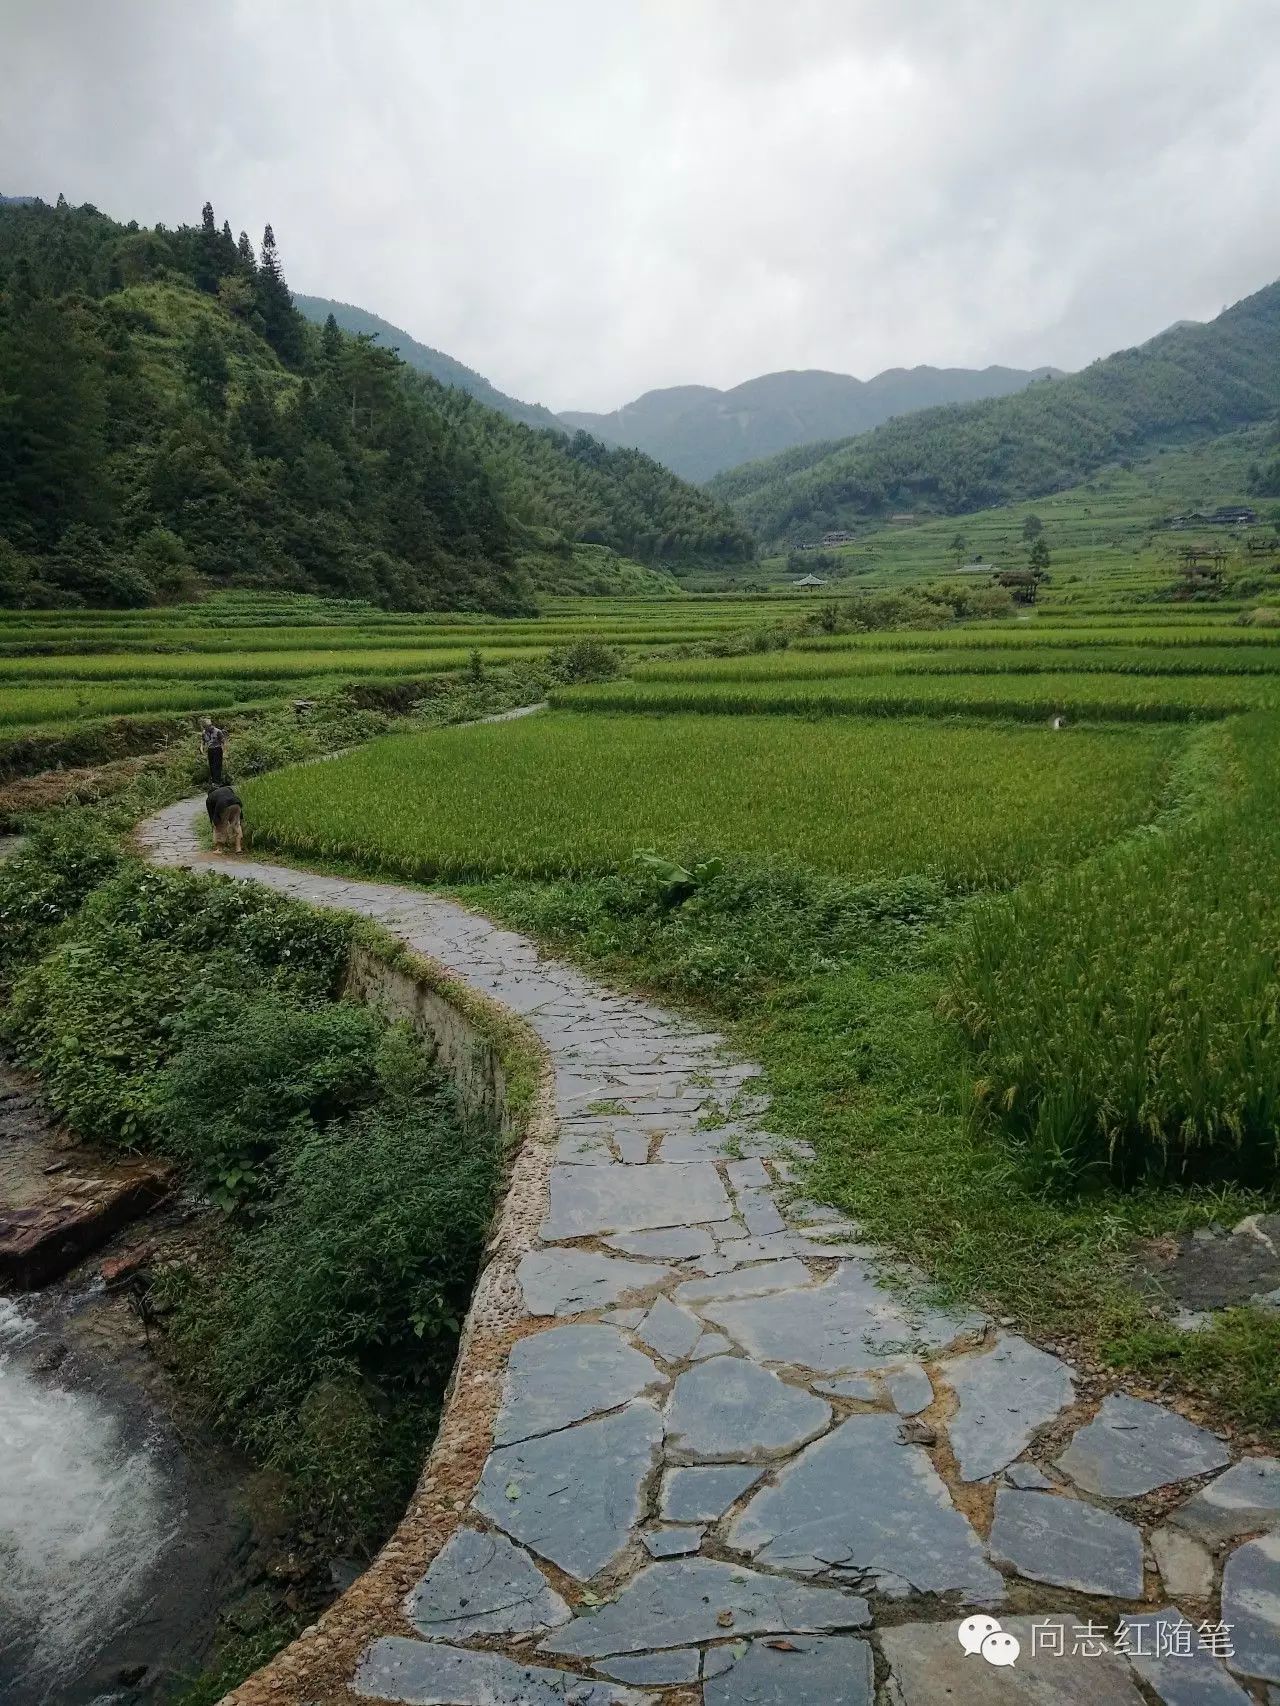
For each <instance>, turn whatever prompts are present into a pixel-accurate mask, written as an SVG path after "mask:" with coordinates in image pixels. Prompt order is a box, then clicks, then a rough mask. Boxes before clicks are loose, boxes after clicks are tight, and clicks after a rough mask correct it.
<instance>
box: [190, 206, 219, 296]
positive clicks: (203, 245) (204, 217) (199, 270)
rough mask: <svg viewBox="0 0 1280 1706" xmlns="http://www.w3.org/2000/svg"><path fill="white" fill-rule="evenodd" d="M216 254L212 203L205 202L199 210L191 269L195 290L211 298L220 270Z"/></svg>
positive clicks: (215, 232)
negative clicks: (198, 226) (193, 261)
mask: <svg viewBox="0 0 1280 1706" xmlns="http://www.w3.org/2000/svg"><path fill="white" fill-rule="evenodd" d="M220 259H221V257H220V255H219V252H218V223H217V221H216V220H215V218H214V217H213V203H212V202H210V201H207V202H205V204H204V206H203V207H202V208H201V209H200V235H199V237H198V238H197V239H196V253H195V265H194V268H193V271H194V275H195V281H196V288H197V289H198V290H203V291H204V292H205V293H206V294H207V295H209V296H212V295H213V293H214V292H215V291H216V290H217V288H218V279H219V278H220V277H221V273H222V268H221V265H220Z"/></svg>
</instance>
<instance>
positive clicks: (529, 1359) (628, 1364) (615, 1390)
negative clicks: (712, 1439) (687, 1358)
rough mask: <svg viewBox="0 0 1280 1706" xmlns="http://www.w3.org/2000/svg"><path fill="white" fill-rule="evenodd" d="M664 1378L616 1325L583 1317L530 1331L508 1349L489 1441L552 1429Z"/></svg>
mask: <svg viewBox="0 0 1280 1706" xmlns="http://www.w3.org/2000/svg"><path fill="white" fill-rule="evenodd" d="M666 1384H667V1377H666V1375H664V1374H662V1373H660V1372H659V1370H658V1369H657V1368H656V1367H655V1366H654V1365H653V1363H651V1362H650V1361H649V1358H648V1357H647V1356H645V1355H644V1354H643V1353H642V1352H641V1351H637V1350H633V1349H632V1348H631V1346H630V1345H629V1344H628V1343H627V1341H626V1339H625V1338H624V1337H623V1336H622V1334H621V1333H620V1332H619V1331H618V1329H617V1328H616V1327H606V1326H604V1325H603V1324H600V1323H583V1324H581V1325H577V1326H571V1327H552V1328H550V1329H549V1330H548V1331H547V1332H545V1333H532V1334H530V1335H529V1337H528V1338H526V1339H518V1340H517V1341H516V1344H515V1346H514V1347H513V1349H512V1352H511V1359H510V1361H509V1362H508V1364H507V1378H506V1385H505V1387H504V1389H503V1398H502V1408H501V1409H500V1410H499V1412H498V1419H497V1422H496V1424H495V1426H494V1434H493V1442H494V1444H495V1445H514V1444H516V1443H517V1441H519V1440H522V1439H533V1438H535V1436H537V1435H538V1434H549V1433H554V1432H555V1431H556V1430H557V1429H558V1428H565V1427H568V1426H569V1425H570V1424H571V1423H573V1422H580V1421H582V1420H584V1419H585V1418H586V1417H587V1416H594V1415H597V1414H599V1412H600V1411H601V1410H615V1409H617V1407H618V1406H619V1405H620V1404H625V1403H627V1402H628V1400H629V1399H632V1398H635V1397H637V1396H638V1394H639V1393H641V1392H644V1391H646V1390H647V1389H648V1388H650V1387H654V1386H665V1385H666Z"/></svg>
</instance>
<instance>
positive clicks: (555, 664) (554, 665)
mask: <svg viewBox="0 0 1280 1706" xmlns="http://www.w3.org/2000/svg"><path fill="white" fill-rule="evenodd" d="M621 667H622V666H621V664H620V662H619V660H618V654H617V652H615V651H614V650H613V648H612V646H605V645H602V644H601V643H600V641H599V640H574V641H573V643H572V644H571V645H568V646H563V647H560V648H558V649H557V650H555V651H552V652H551V653H550V654H549V655H548V658H547V668H548V670H549V672H550V674H551V678H552V680H553V681H558V682H561V683H562V684H564V685H568V684H569V683H570V682H574V681H611V680H612V679H613V677H614V676H615V675H617V674H618V672H619V670H620V669H621Z"/></svg>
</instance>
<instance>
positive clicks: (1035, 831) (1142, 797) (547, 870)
mask: <svg viewBox="0 0 1280 1706" xmlns="http://www.w3.org/2000/svg"><path fill="white" fill-rule="evenodd" d="M1176 746H1177V740H1176V737H1174V736H1171V735H1170V734H1168V733H1166V732H1164V731H1160V730H1154V729H1152V730H1146V729H1126V730H1113V731H1098V732H1092V731H1081V732H1080V733H1078V734H1077V735H1073V736H1072V737H1071V738H1070V739H1067V738H1064V737H1062V736H1060V735H1056V734H1054V733H1053V732H1052V731H1050V730H1048V729H1043V730H1040V729H1037V730H1030V729H1020V728H1016V727H985V728H984V727H947V728H939V727H938V726H937V725H933V724H929V723H892V722H887V721H878V720H870V721H856V720H847V721H844V720H839V721H837V720H833V721H830V722H827V723H818V724H815V723H807V722H802V721H799V720H796V719H793V718H781V717H779V718H773V717H749V716H743V717H732V718H731V717H723V718H720V717H716V718H706V717H669V718H662V719H655V718H647V717H626V718H613V717H610V718H592V717H581V716H570V715H567V714H563V715H544V716H539V717H530V718H528V719H526V720H524V721H521V722H517V723H507V724H502V725H489V726H477V727H459V728H453V729H445V730H440V731H436V732H433V733H430V734H426V735H393V736H387V737H385V738H383V739H381V740H377V741H374V742H372V743H371V744H370V745H369V746H367V747H364V748H362V749H361V750H360V751H358V752H353V753H351V754H350V755H348V756H346V757H343V758H339V759H335V760H334V761H333V762H332V763H330V764H328V765H326V767H325V774H324V787H323V790H322V791H318V790H317V788H316V781H315V775H314V773H313V772H310V771H306V770H293V771H279V772H276V773H275V774H274V775H271V776H266V777H263V778H261V779H259V780H256V781H254V782H252V783H251V784H249V786H248V788H247V790H246V795H245V804H246V813H247V817H248V820H249V822H250V824H251V825H252V829H253V835H254V839H255V842H256V844H257V845H260V846H261V845H266V846H271V847H278V848H287V849H290V850H292V851H294V852H298V853H301V854H304V855H312V856H319V857H322V858H342V859H347V860H353V861H357V862H359V863H363V864H369V865H376V866H379V867H382V868H384V869H387V870H391V871H396V872H401V873H404V874H407V875H409V876H414V877H425V878H435V877H449V878H462V877H472V876H478V875H488V874H497V873H507V874H510V873H519V874H523V875H530V876H558V875H562V874H565V873H583V872H599V871H609V870H613V869H616V868H617V867H619V866H623V865H628V864H630V862H631V860H632V856H633V854H634V853H635V852H636V851H637V850H639V849H645V850H651V851H652V852H654V853H655V854H658V855H660V856H661V857H663V858H665V859H669V860H671V861H673V862H675V863H677V864H680V865H682V866H684V867H685V868H686V869H689V870H692V869H693V868H694V867H695V866H696V865H697V864H698V863H699V861H701V860H703V859H706V858H711V857H723V856H732V855H744V856H745V855H750V856H752V857H755V858H761V857H763V858H766V859H768V858H780V859H787V860H790V861H792V862H795V863H800V864H802V865H805V866H807V867H810V868H815V869H819V870H823V871H836V872H839V873H841V874H843V875H846V876H849V877H852V878H856V879H858V880H868V879H871V878H878V877H897V876H903V875H906V874H910V873H915V874H924V875H927V876H929V877H933V878H937V879H939V880H941V881H943V882H945V883H946V884H948V885H949V886H952V887H956V888H979V887H983V886H987V885H992V884H995V885H1001V884H1005V883H1009V882H1014V881H1017V880H1018V878H1019V877H1021V876H1022V875H1023V874H1024V873H1026V872H1027V871H1029V870H1032V869H1035V868H1036V867H1038V866H1039V865H1040V864H1042V863H1043V862H1044V861H1045V860H1050V861H1053V860H1063V859H1073V858H1076V857H1079V856H1081V855H1082V854H1084V853H1085V852H1088V851H1089V850H1091V849H1092V848H1094V847H1096V846H1097V845H1098V844H1099V843H1101V842H1103V841H1106V840H1108V839H1110V838H1112V837H1113V836H1115V835H1117V834H1120V833H1122V832H1123V831H1125V830H1126V829H1129V828H1131V827H1132V826H1133V825H1135V824H1137V823H1140V822H1142V821H1143V820H1144V819H1145V818H1147V817H1148V816H1149V815H1150V814H1151V812H1152V811H1153V810H1154V806H1155V802H1156V800H1157V798H1158V797H1159V794H1160V790H1161V787H1162V785H1163V778H1164V775H1165V771H1166V767H1167V763H1168V761H1169V759H1170V756H1171V754H1172V753H1173V752H1174V751H1175V750H1176Z"/></svg>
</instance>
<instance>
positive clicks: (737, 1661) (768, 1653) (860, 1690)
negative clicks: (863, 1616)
mask: <svg viewBox="0 0 1280 1706" xmlns="http://www.w3.org/2000/svg"><path fill="white" fill-rule="evenodd" d="M721 1650H723V1649H721ZM708 1656H710V1655H708ZM702 1693H703V1699H704V1700H705V1702H706V1706H837V1703H838V1706H871V1702H872V1700H873V1698H874V1694H875V1676H874V1667H873V1665H872V1659H871V1648H870V1646H869V1645H868V1644H867V1642H866V1641H860V1640H858V1638H857V1637H856V1636H853V1635H825V1636H823V1635H817V1636H814V1635H809V1636H801V1637H800V1639H799V1640H795V1641H788V1643H787V1646H786V1648H785V1650H779V1649H777V1648H775V1647H771V1646H770V1645H769V1643H768V1642H767V1641H752V1643H751V1644H750V1646H749V1647H748V1648H747V1650H746V1652H745V1653H744V1654H743V1655H742V1657H741V1658H731V1662H730V1663H729V1664H728V1665H727V1666H726V1667H725V1669H723V1670H720V1671H717V1672H716V1673H715V1674H714V1675H712V1676H709V1678H708V1681H707V1683H706V1685H705V1686H704V1688H703V1691H702Z"/></svg>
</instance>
